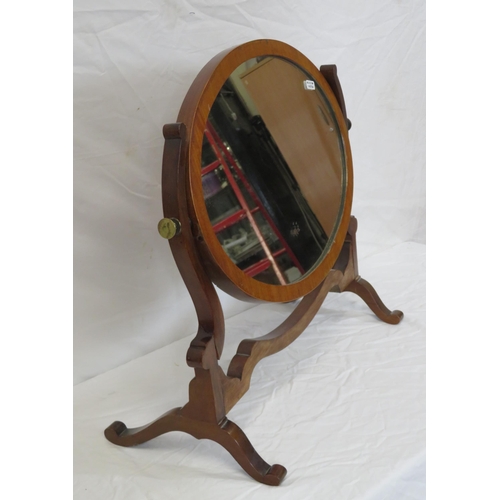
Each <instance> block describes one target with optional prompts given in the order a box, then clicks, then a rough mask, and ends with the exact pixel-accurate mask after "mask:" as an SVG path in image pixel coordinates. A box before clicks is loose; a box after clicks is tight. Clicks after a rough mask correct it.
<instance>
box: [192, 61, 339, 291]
mask: <svg viewBox="0 0 500 500" xmlns="http://www.w3.org/2000/svg"><path fill="white" fill-rule="evenodd" d="M345 168H346V167H345V158H344V150H343V142H342V138H341V135H340V132H339V128H338V125H337V121H336V118H335V115H334V113H333V111H332V109H331V106H330V104H329V103H328V100H327V99H326V97H325V96H324V94H323V92H322V90H321V89H320V88H319V86H318V84H317V83H316V82H315V81H314V80H313V79H312V78H311V77H310V76H309V75H308V74H307V73H305V72H304V71H303V70H302V69H301V68H299V67H298V66H296V65H295V64H292V63H291V62H289V61H287V60H286V59H282V58H279V57H272V56H268V57H262V58H258V59H251V60H249V61H247V62H245V63H244V64H242V65H241V66H239V67H238V68H237V69H236V70H234V71H233V73H232V74H231V76H230V77H229V78H228V80H227V81H226V82H225V84H224V85H223V87H222V88H221V90H220V92H219V94H218V96H217V98H216V99H215V102H214V104H213V106H212V108H211V111H210V115H209V119H208V122H207V124H206V129H205V136H204V142H203V152H202V169H201V175H202V184H203V192H204V197H205V204H206V207H207V211H208V215H209V217H210V221H211V223H212V227H213V230H214V231H215V233H216V234H217V238H218V240H219V242H220V244H221V245H222V247H223V248H224V250H225V252H226V254H227V255H228V256H229V257H230V258H231V260H232V261H233V262H234V263H235V264H236V265H237V266H238V267H239V268H240V269H241V270H243V271H244V272H245V273H246V274H247V275H249V276H251V277H254V278H255V279H257V280H259V281H262V282H265V283H269V284H276V285H285V284H287V283H292V282H294V281H297V280H299V279H300V278H301V277H303V276H304V275H305V274H307V273H308V272H310V271H311V270H312V269H314V267H315V265H316V264H318V263H319V262H320V261H321V257H322V255H323V253H324V252H326V251H328V248H329V246H330V245H331V243H332V241H333V238H334V237H335V232H336V230H337V226H338V224H339V221H340V218H341V215H342V209H343V203H344V196H345V190H346V175H345Z"/></svg>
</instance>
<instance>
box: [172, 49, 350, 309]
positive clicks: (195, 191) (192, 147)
mask: <svg viewBox="0 0 500 500" xmlns="http://www.w3.org/2000/svg"><path fill="white" fill-rule="evenodd" d="M261 55H273V56H277V57H282V58H284V59H287V60H289V61H290V62H292V63H294V64H296V65H298V66H299V67H301V68H303V69H304V70H305V71H306V72H307V73H309V74H310V75H311V76H313V77H314V79H315V80H316V82H317V83H318V84H319V85H320V87H321V89H322V90H323V92H324V94H325V95H326V97H327V98H328V101H329V103H330V105H331V107H332V109H333V111H334V113H335V116H336V119H337V123H338V126H339V129H340V133H341V136H342V142H343V147H344V153H345V161H346V193H345V202H344V207H343V212H342V216H341V221H340V224H339V226H338V229H337V233H336V236H335V239H334V241H333V243H332V244H331V246H330V248H329V250H328V252H327V253H326V254H325V256H324V257H323V260H322V261H321V262H320V263H319V264H318V265H317V266H316V267H315V268H314V269H313V270H312V271H311V272H309V273H308V274H307V275H306V276H304V277H303V278H302V279H300V280H299V281H297V282H294V283H291V284H287V285H269V284H266V283H263V282H260V281H258V280H255V279H253V278H250V277H249V276H247V275H246V274H245V273H244V272H243V271H241V270H240V269H239V268H238V267H237V266H235V265H234V264H233V262H232V261H231V260H230V258H229V257H228V256H227V255H226V253H225V252H224V250H223V248H222V247H221V245H220V243H219V242H218V240H217V237H216V235H215V233H214V232H213V230H212V227H211V223H210V220H209V218H208V214H207V212H206V208H205V203H204V198H203V190H202V182H201V176H200V174H199V172H200V161H201V145H202V140H203V132H204V129H205V125H206V122H207V119H208V116H209V113H210V110H211V107H212V104H213V102H214V100H215V98H216V96H217V94H218V92H219V90H220V88H221V87H222V85H223V83H224V82H225V81H226V79H227V78H228V77H229V75H230V74H231V73H232V71H233V70H234V69H235V68H236V67H237V66H238V65H239V64H241V63H242V62H245V61H246V60H248V59H250V58H252V57H257V56H261ZM177 121H178V122H182V123H184V124H185V126H186V141H185V144H184V145H183V147H184V148H185V154H184V155H183V158H184V159H185V166H184V167H185V168H186V169H187V170H188V173H187V176H186V190H187V192H188V209H189V217H190V219H191V225H192V230H193V232H194V235H195V241H196V245H197V248H198V251H199V252H200V254H201V256H202V258H203V260H204V262H205V263H206V264H207V273H208V274H209V276H210V277H211V279H212V280H213V282H214V283H215V284H216V285H217V286H218V287H219V288H221V289H222V290H223V291H225V292H226V293H228V294H230V295H232V296H234V297H236V298H238V299H242V300H255V299H256V300H264V301H271V302H289V301H292V300H296V299H298V298H300V297H303V296H304V295H306V294H307V293H309V292H310V291H312V290H313V289H314V288H316V287H317V286H318V285H319V283H321V281H323V280H324V279H325V277H326V275H327V274H328V271H329V270H330V269H331V268H332V267H333V264H334V263H335V261H336V259H337V257H338V255H339V253H340V250H341V248H342V244H343V242H344V239H345V236H346V233H347V228H348V225H349V219H350V214H351V206H352V194H353V169H352V156H351V150H350V144H349V137H348V130H347V125H346V122H345V120H344V116H343V110H342V109H341V107H340V105H339V103H338V101H337V98H336V96H335V93H334V92H333V90H332V88H331V87H330V85H329V83H328V82H327V80H326V79H325V78H324V76H323V75H322V74H321V72H320V70H319V69H318V68H317V67H316V66H315V65H314V64H313V63H312V62H311V61H309V59H307V58H306V57H305V56H304V55H303V54H302V53H300V52H299V51H298V50H296V49H295V48H293V47H291V46H290V45H287V44H285V43H283V42H279V41H276V40H254V41H252V42H248V43H245V44H242V45H239V46H237V47H233V48H230V49H228V50H225V51H223V52H221V53H219V54H217V55H216V56H215V57H213V58H212V59H211V60H210V61H209V62H208V63H207V64H206V65H205V66H204V67H203V68H202V70H201V71H200V72H199V73H198V75H197V77H196V78H195V80H194V81H193V83H192V85H191V87H190V88H189V90H188V92H187V95H186V97H185V99H184V101H183V103H182V106H181V109H180V111H179V115H178V120H177Z"/></svg>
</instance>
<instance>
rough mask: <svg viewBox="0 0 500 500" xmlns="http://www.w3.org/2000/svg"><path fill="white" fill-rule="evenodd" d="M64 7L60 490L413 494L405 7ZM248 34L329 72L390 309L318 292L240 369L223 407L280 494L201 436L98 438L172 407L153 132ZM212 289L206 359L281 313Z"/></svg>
mask: <svg viewBox="0 0 500 500" xmlns="http://www.w3.org/2000/svg"><path fill="white" fill-rule="evenodd" d="M74 11H75V18H74V155H75V161H74V230H75V239H74V296H75V301H74V303H75V307H74V315H75V324H74V325H75V326H74V349H75V351H74V382H75V384H76V385H75V389H74V394H75V427H74V432H75V441H74V443H75V445H74V446H75V498H78V499H80V498H81V499H84V498H90V497H92V498H102V499H107V500H108V499H110V498H120V499H128V498H130V499H137V498H152V499H153V498H182V499H187V498H191V497H192V498H195V497H196V496H199V495H200V494H203V496H204V497H205V498H211V497H214V498H215V497H216V496H217V497H219V498H231V499H236V498H238V499H244V498H256V497H257V496H258V497H259V498H271V497H272V498H276V496H277V497H278V498H287V499H288V498H320V499H323V498H325V499H329V498H338V499H343V498H345V499H349V500H351V499H373V500H375V499H377V500H378V499H382V498H384V499H387V498H391V499H392V498H395V499H396V498H397V499H405V498H408V499H420V498H424V495H425V484H424V483H425V454H424V453H425V417H424V415H425V396H424V392H425V339H424V335H425V164H424V162H425V8H424V2H423V1H421V0H418V1H416V0H415V1H407V2H399V1H388V0H385V1H383V2H371V3H370V2H361V1H358V0H355V1H353V0H349V1H348V0H335V1H325V0H321V1H320V0H318V1H305V0H281V1H279V2H270V1H263V0H253V1H241V0H240V1H238V0H224V1H217V2H209V1H206V0H205V1H181V0H167V1H159V0H134V1H132V0H121V1H117V0H99V1H96V0H86V1H81V0H75V2H74ZM258 38H272V39H276V40H281V41H283V42H286V43H289V44H290V45H293V46H294V47H296V48H297V49H298V50H299V51H301V52H302V53H303V54H305V55H306V56H307V57H308V58H309V59H311V60H312V61H313V62H314V63H315V64H316V65H317V66H320V65H321V64H332V63H334V64H336V65H337V67H338V72H339V77H340V80H341V83H342V86H343V90H344V96H345V100H346V107H347V112H348V116H349V118H350V119H351V121H352V123H353V127H352V129H351V132H350V140H351V148H352V152H353V160H354V176H355V178H354V202H353V210H352V213H353V214H354V215H356V217H357V219H358V222H359V229H358V247H359V248H358V250H359V267H360V274H361V275H362V276H363V277H364V278H365V279H367V280H369V281H370V282H371V283H372V284H373V285H374V286H375V288H376V289H377V291H378V292H379V293H380V295H381V297H382V299H383V300H384V301H385V302H386V303H387V305H388V306H389V307H390V308H398V309H401V310H403V311H404V312H405V319H404V320H403V322H402V323H401V324H400V325H398V326H390V325H386V324H384V323H382V322H380V321H378V320H377V319H376V318H375V317H374V316H373V314H372V313H371V312H370V311H369V309H368V308H367V307H366V306H365V305H364V304H363V303H362V302H361V300H359V299H358V298H357V297H355V296H353V295H350V294H342V295H330V296H329V297H328V298H327V300H326V301H325V304H324V305H323V306H322V308H321V310H320V312H319V314H318V316H317V317H316V318H315V319H314V321H313V323H312V324H311V326H310V327H309V328H308V329H307V330H306V332H305V333H304V334H303V335H302V336H301V337H300V338H299V339H298V340H297V341H296V342H295V343H293V344H292V345H291V346H290V347H289V348H287V349H286V350H285V351H283V352H281V353H279V354H277V355H275V356H273V357H271V358H268V359H266V360H264V361H263V362H262V363H261V364H259V365H258V368H257V369H256V371H255V373H254V378H253V381H252V385H251V388H250V391H249V392H248V393H247V394H246V395H245V397H244V398H243V399H242V400H241V401H240V403H238V404H237V405H236V406H235V408H234V409H233V410H232V411H231V413H230V415H229V418H231V419H232V420H234V421H235V422H236V423H237V424H238V425H239V426H240V427H242V429H243V430H244V431H246V432H247V434H248V436H249V437H250V439H251V440H252V442H253V444H254V446H255V447H256V449H257V450H258V451H259V452H260V453H261V454H262V456H263V458H264V459H265V460H267V461H268V462H273V463H274V462H277V463H281V464H283V465H284V466H285V467H287V468H288V471H289V475H288V477H287V478H286V479H285V481H284V483H283V485H281V486H280V487H279V488H280V490H279V491H278V490H275V489H272V488H270V487H266V486H263V485H260V484H258V483H255V482H254V481H253V480H251V479H250V478H249V477H248V476H246V474H245V473H244V472H242V471H241V470H240V469H239V466H237V465H236V464H235V463H234V461H233V460H232V458H231V457H229V455H228V454H227V453H226V452H225V451H224V450H223V449H222V448H220V447H219V446H218V445H216V444H214V443H211V442H205V441H200V442H198V441H196V440H194V439H193V438H191V437H190V436H187V435H181V434H178V433H173V434H171V435H167V436H164V437H161V438H157V439H156V440H154V441H151V442H150V443H148V444H145V445H142V446H141V447H139V448H132V449H125V448H118V447H116V446H113V445H111V444H110V443H108V442H107V441H105V439H104V437H103V434H102V431H103V429H104V428H105V427H106V426H107V425H109V424H110V423H111V422H112V421H113V420H117V419H118V420H123V421H125V423H127V425H130V426H135V425H142V424H144V423H146V422H148V421H149V420H152V419H154V418H156V417H157V416H159V415H160V414H161V413H163V412H164V411H166V410H168V409H170V408H171V407H174V406H179V405H182V404H183V403H184V402H185V401H186V398H187V384H188V382H189V380H190V378H191V376H192V371H191V370H190V369H189V368H188V367H187V366H186V365H185V351H186V349H187V346H188V344H189V341H190V339H191V338H192V336H193V334H194V332H195V331H196V327H197V324H196V318H195V315H194V308H193V305H192V303H191V301H190V298H189V295H188V293H187V290H186V288H185V286H184V284H183V282H182V279H181V278H180V275H179V272H178V271H177V268H176V266H175V263H174V261H173V257H172V254H171V252H170V249H169V245H168V243H167V242H166V241H165V240H163V239H162V238H160V237H159V235H158V234H157V230H156V225H157V222H158V220H159V219H160V218H161V217H162V207H161V187H160V180H161V158H162V150H163V138H162V133H161V131H162V126H163V124H165V123H173V122H175V121H176V117H177V113H178V110H179V107H180V104H181V102H182V99H183V98H184V95H185V93H186V91H187V89H188V87H189V85H190V84H191V82H192V81H193V79H194V77H195V76H196V74H197V72H198V71H199V70H200V69H201V68H202V66H203V65H204V64H205V63H206V62H207V61H208V60H209V59H210V58H211V57H213V56H214V55H216V54H217V53H218V52H220V51H222V50H224V49H226V48H228V47H231V46H235V45H238V44H240V43H244V42H246V41H249V40H252V39H258ZM220 295H221V300H222V303H223V307H224V311H225V314H226V317H227V318H229V319H228V327H227V330H228V331H227V344H226V348H225V352H224V355H223V360H222V361H223V363H222V364H223V367H227V363H228V360H229V359H230V356H231V353H232V352H234V350H235V347H236V345H237V343H238V342H239V340H241V339H242V338H245V337H254V336H258V335H260V334H263V333H265V332H266V331H267V330H270V329H271V328H272V327H273V326H275V325H276V324H278V323H279V322H280V321H282V320H283V319H284V318H285V317H286V315H287V314H289V311H290V309H291V308H292V307H293V305H292V304H287V305H279V304H261V305H255V304H250V303H244V302H239V301H236V300H235V299H233V298H231V297H229V296H227V295H225V294H224V293H222V292H221V294H220ZM224 363H226V364H224Z"/></svg>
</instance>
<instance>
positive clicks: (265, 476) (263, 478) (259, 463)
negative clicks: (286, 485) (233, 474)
mask: <svg viewBox="0 0 500 500" xmlns="http://www.w3.org/2000/svg"><path fill="white" fill-rule="evenodd" d="M209 439H212V440H214V441H216V442H217V443H219V444H220V445H221V446H223V447H224V448H225V449H226V450H227V451H228V452H229V453H230V454H231V455H232V456H233V458H234V459H235V460H236V461H237V462H238V463H239V464H240V466H241V468H242V469H243V470H244V471H245V472H246V473H247V474H249V475H250V476H251V477H253V478H254V479H255V480H256V481H259V482H260V483H264V484H267V485H269V486H278V485H279V484H280V483H281V482H282V481H283V479H284V478H285V476H286V473H287V471H286V469H285V467H283V466H282V465H279V464H274V465H272V466H271V465H269V464H268V463H267V462H265V461H264V460H263V459H262V457H261V456H260V455H259V454H258V453H257V452H256V451H255V448H254V447H253V446H252V444H251V443H250V441H249V439H248V438H247V436H246V434H245V433H244V432H243V431H242V430H241V429H240V428H239V427H238V426H237V425H236V424H235V423H234V422H231V421H230V420H227V419H225V420H224V421H223V422H222V423H221V424H220V426H219V431H218V432H216V433H214V434H213V435H212V436H211V437H210V438H209Z"/></svg>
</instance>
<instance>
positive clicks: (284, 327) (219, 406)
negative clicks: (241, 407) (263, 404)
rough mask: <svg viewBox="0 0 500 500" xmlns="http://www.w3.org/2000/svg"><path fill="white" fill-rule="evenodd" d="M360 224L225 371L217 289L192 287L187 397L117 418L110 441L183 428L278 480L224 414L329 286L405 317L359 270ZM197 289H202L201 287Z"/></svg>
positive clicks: (255, 474) (277, 472) (389, 315)
mask: <svg viewBox="0 0 500 500" xmlns="http://www.w3.org/2000/svg"><path fill="white" fill-rule="evenodd" d="M356 229H357V221H356V219H355V218H354V217H352V218H351V223H350V225H349V230H348V234H347V237H346V240H345V243H344V246H343V249H342V252H341V254H340V256H339V258H338V260H337V262H336V264H335V266H334V268H333V269H332V270H331V271H330V273H329V274H328V276H327V277H326V278H325V280H324V281H323V282H322V283H321V284H320V285H319V286H318V287H317V288H316V289H315V290H313V291H312V292H311V293H309V294H308V295H306V296H305V297H304V298H303V299H302V300H301V302H300V303H299V305H298V306H297V307H296V308H295V310H294V311H293V312H292V314H291V315H290V316H289V317H288V318H287V319H286V320H285V321H284V322H283V323H282V324H281V325H280V326H278V327H277V328H275V329H274V330H273V331H272V332H270V333H268V334H267V335H264V336H263V337H260V338H257V339H247V340H243V341H242V342H241V343H240V345H239V347H238V350H237V352H236V354H235V356H234V357H233V359H232V361H231V363H230V365H229V369H228V373H227V375H226V374H224V372H223V371H222V369H221V368H220V366H219V364H218V358H219V357H220V354H221V351H222V345H223V334H224V332H223V323H222V326H221V330H222V331H220V330H219V331H218V332H216V331H215V330H216V327H217V325H221V317H220V315H219V311H220V309H219V307H220V306H217V304H216V301H215V298H214V295H213V294H215V290H212V288H210V287H209V286H208V285H207V283H206V282H205V286H204V288H203V290H204V293H205V295H204V296H201V297H202V298H200V294H199V293H198V294H197V295H196V294H194V293H191V295H192V297H193V300H195V305H196V306H197V312H198V317H199V320H200V327H199V331H198V334H197V335H196V337H195V338H194V340H193V341H192V342H191V345H190V347H189V350H188V353H187V362H188V365H189V366H192V367H193V368H194V369H195V377H194V379H193V380H192V381H191V383H190V385H189V402H188V403H187V404H186V405H185V406H184V407H182V408H175V409H173V410H171V411H169V412H167V413H165V414H164V415H162V416H161V417H159V418H158V419H156V420H154V421H153V422H151V423H149V424H147V425H145V426H143V427H138V428H135V429H128V428H127V427H126V425H125V424H123V423H122V422H114V423H113V424H111V425H110V426H109V427H108V428H107V429H106V430H105V432H104V434H105V436H106V438H107V439H108V441H110V442H111V443H114V444H116V445H119V446H135V445H139V444H141V443H144V442H146V441H149V440H150V439H153V438H155V437H157V436H159V435H161V434H165V433H167V432H171V431H183V432H186V433H187V434H190V435H192V436H193V437H195V438H196V439H210V440H212V441H215V442H216V443H219V444H220V445H221V446H223V447H224V448H225V449H226V450H227V451H228V452H229V453H230V454H231V455H232V456H233V458H234V459H235V460H236V461H237V462H238V463H239V464H240V466H241V467H242V469H243V470H245V472H247V473H248V474H249V475H250V476H251V477H252V478H253V479H255V480H256V481H259V482H261V483H264V484H268V485H271V486H277V485H279V484H280V483H281V481H282V480H283V479H284V477H285V475H286V469H285V468H284V467H283V466H282V465H279V464H275V465H272V466H271V465H269V464H268V463H266V462H265V461H264V460H263V459H262V458H261V457H260V455H259V454H258V453H257V452H256V451H255V449H254V447H253V446H252V444H251V443H250V441H249V440H248V438H247V437H246V435H245V433H244V432H243V431H242V430H241V429H240V428H239V427H238V426H237V425H236V424H235V423H233V422H231V421H230V420H228V419H227V417H226V415H227V413H228V412H229V410H230V409H231V408H232V407H233V406H234V405H235V404H236V403H237V402H238V401H239V399H240V398H241V397H242V396H243V395H244V394H245V393H246V391H247V390H248V388H249V386H250V379H251V376H252V372H253V370H254V368H255V366H256V365H257V363H258V362H259V361H260V360H261V359H263V358H264V357H266V356H270V355H271V354H274V353H276V352H278V351H280V350H282V349H284V348H285V347H286V346H288V345H289V344H290V343H291V342H293V341H294V340H295V339H296V338H297V337H298V336H299V335H300V334H301V333H302V332H303V331H304V330H305V328H306V327H307V326H308V325H309V323H310V322H311V320H312V319H313V318H314V316H315V314H316V313H317V311H318V309H319V308H320V306H321V304H322V303H323V301H324V299H325V297H326V295H327V294H328V292H344V291H348V292H352V293H355V294H357V295H358V296H360V297H361V298H362V299H363V300H364V301H365V302H366V303H367V305H368V306H369V307H370V309H371V310H372V311H373V312H374V313H375V314H376V315H377V316H378V317H379V318H380V319H381V320H382V321H385V322H387V323H390V324H397V323H399V322H400V321H401V319H402V318H403V313H402V312H401V311H390V310H389V309H387V307H386V306H385V305H384V304H383V303H382V301H381V300H380V298H379V296H378V295H377V293H376V292H375V290H374V289H373V287H372V286H371V285H370V284H369V283H368V282H367V281H365V280H364V279H362V278H361V277H360V276H359V274H358V265H357V253H356ZM186 284H187V285H188V288H189V289H190V291H192V287H193V281H192V280H191V281H189V280H188V281H187V282H186ZM197 290H198V292H199V288H198V289H197ZM196 301H198V302H196ZM207 303H210V304H211V308H209V310H210V311H215V312H213V313H212V314H213V315H214V317H213V318H212V319H211V320H209V319H210V318H208V319H207V313H206V308H205V307H204V305H206V304H207ZM200 304H201V305H200ZM216 341H217V342H216Z"/></svg>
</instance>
